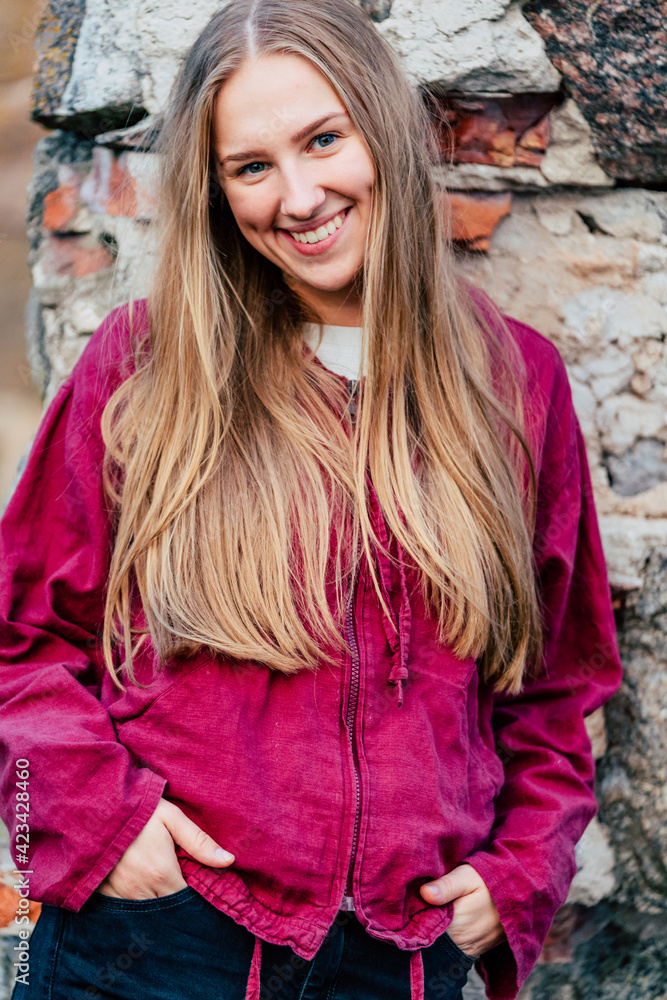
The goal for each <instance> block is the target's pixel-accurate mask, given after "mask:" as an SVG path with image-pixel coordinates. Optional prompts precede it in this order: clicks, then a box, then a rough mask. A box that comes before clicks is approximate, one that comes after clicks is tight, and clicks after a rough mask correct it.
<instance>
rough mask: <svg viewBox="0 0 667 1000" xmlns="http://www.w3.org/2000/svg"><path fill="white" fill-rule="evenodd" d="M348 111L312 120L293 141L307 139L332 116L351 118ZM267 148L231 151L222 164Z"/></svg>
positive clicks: (261, 151) (260, 152)
mask: <svg viewBox="0 0 667 1000" xmlns="http://www.w3.org/2000/svg"><path fill="white" fill-rule="evenodd" d="M349 117H350V116H349V115H348V113H347V111H332V112H330V113H329V114H327V115H323V116H322V118H318V119H317V121H314V122H311V123H310V125H306V127H305V128H302V129H301V130H300V131H299V132H297V133H296V134H295V135H293V136H292V139H291V141H292V142H293V143H295V144H296V143H297V142H301V140H302V139H305V138H306V136H307V135H309V133H310V132H312V131H314V129H316V128H319V127H320V125H324V124H325V123H326V122H328V121H331V119H332V118H349ZM264 153H265V150H263V149H246V150H244V151H243V152H242V153H230V154H229V155H228V156H225V158H224V160H220V165H221V166H224V165H225V163H234V162H237V161H239V160H247V159H250V158H251V157H253V156H264Z"/></svg>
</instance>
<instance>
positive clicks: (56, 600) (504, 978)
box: [0, 303, 621, 1000]
mask: <svg viewBox="0 0 667 1000" xmlns="http://www.w3.org/2000/svg"><path fill="white" fill-rule="evenodd" d="M141 306H142V316H143V317H144V318H145V317H146V309H145V303H142V304H141ZM509 323H510V329H511V330H512V331H513V333H514V335H515V336H516V338H517V340H518V343H519V344H520V347H521V350H522V352H523V354H524V356H525V358H526V362H527V365H528V370H529V378H530V382H529V384H530V385H531V386H532V395H531V397H530V399H529V400H527V411H528V421H529V429H530V436H531V439H532V440H533V441H535V442H537V449H536V456H535V457H536V467H537V474H538V477H539V512H538V520H537V530H536V534H535V566H536V572H537V575H538V579H539V586H540V591H541V595H542V600H543V603H544V610H545V615H546V657H545V670H544V672H543V673H542V675H541V676H540V677H539V679H537V680H533V681H532V682H529V683H528V684H527V685H526V686H525V689H524V691H523V693H522V694H521V695H519V696H517V697H510V696H499V695H494V694H493V693H492V691H491V690H490V689H489V687H488V686H487V685H485V684H483V683H482V682H481V681H480V677H479V674H478V669H477V665H476V663H475V661H474V660H472V659H468V660H460V659H457V658H456V657H455V656H454V655H453V654H452V653H451V652H450V651H449V650H448V649H447V648H444V647H443V646H442V645H439V644H438V642H437V640H436V637H435V634H434V628H435V623H434V621H433V619H429V618H428V617H427V616H426V614H425V610H424V608H423V606H422V604H421V602H420V597H419V590H418V588H417V587H416V586H415V580H414V579H413V578H412V576H411V574H410V573H409V572H406V571H405V567H404V566H403V565H401V570H400V572H399V571H398V570H396V568H395V567H393V566H392V564H391V562H390V561H389V560H388V559H386V558H380V559H379V565H380V570H381V577H382V581H383V586H384V588H385V592H386V595H387V596H388V598H389V601H388V603H389V606H390V607H391V609H392V612H393V617H394V624H395V626H396V629H394V628H393V627H392V623H391V622H389V621H387V620H386V618H385V617H384V616H383V614H382V612H381V606H380V603H379V601H378V599H377V597H376V594H375V591H374V589H373V586H372V584H371V583H370V580H369V573H368V567H367V565H366V566H362V570H361V573H360V576H359V578H358V582H357V586H356V590H355V594H354V601H353V605H352V606H351V607H350V610H349V614H348V620H347V625H346V631H347V635H348V639H349V640H350V644H351V648H352V652H353V656H352V657H350V656H341V655H339V658H338V662H337V666H336V668H335V669H331V668H327V667H323V668H322V669H319V670H317V671H316V672H314V673H313V672H310V671H308V672H303V671H302V672H299V673H297V674H296V675H293V676H291V677H287V676H285V675H284V674H281V673H277V672H272V671H270V670H268V669H266V668H265V667H263V666H261V665H259V664H256V663H238V662H234V661H232V660H231V659H227V658H225V657H222V656H211V655H210V653H205V652H202V653H201V654H199V655H196V656H194V657H192V658H191V659H189V660H186V661H184V662H183V661H181V663H180V664H179V663H176V662H167V663H165V664H164V669H163V670H162V672H160V673H157V672H156V671H155V669H154V668H155V666H156V663H155V657H154V652H153V650H152V647H151V646H150V645H146V646H144V649H143V652H142V653H141V654H140V656H139V660H138V663H137V670H138V675H139V678H140V680H141V681H142V682H144V683H145V684H146V686H145V687H135V686H129V687H128V689H127V691H126V692H125V693H123V692H119V691H118V689H117V688H116V687H115V686H114V684H113V683H112V682H111V680H110V678H109V676H108V673H107V672H105V669H104V666H103V662H102V658H101V655H100V644H99V636H100V627H101V622H102V615H103V595H104V588H105V582H106V579H107V569H108V563H109V555H110V542H111V537H112V532H111V523H110V518H109V513H108V504H107V502H106V500H105V498H104V496H103V491H102V480H101V464H102V456H103V443H102V440H101V435H100V414H101V411H102V409H103V407H104V404H105V402H106V400H107V399H108V398H109V395H110V393H111V392H112V390H113V389H114V388H115V386H116V385H117V384H118V383H119V382H120V380H122V379H123V378H125V377H126V375H127V374H128V373H129V370H130V369H129V367H128V364H129V362H128V358H129V343H128V332H127V323H126V307H121V308H119V309H116V310H114V312H112V313H111V314H110V315H109V316H108V317H107V318H106V320H105V321H104V322H103V323H102V325H101V326H100V327H99V329H98V330H97V331H96V332H95V334H94V335H93V336H92V338H91V339H90V341H89V342H88V344H87V345H86V348H85V350H84V351H83V355H82V357H81V358H80V360H79V362H78V363H77V365H76V366H75V368H74V371H73V372H72V374H71V376H70V377H69V378H68V379H67V381H66V382H65V383H64V384H63V385H62V386H61V388H60V389H59V391H58V393H57V395H56V397H55V398H54V400H53V402H52V403H51V405H50V407H49V409H48V411H47V413H46V415H45V417H44V419H43V421H42V424H41V426H40V428H39V431H38V433H37V436H36V439H35V441H34V443H33V445H32V449H31V452H30V455H29V458H28V461H27V465H26V468H25V470H24V472H23V474H22V477H21V479H20V480H19V482H18V485H17V487H16V489H15V491H14V494H13V496H12V498H11V500H10V502H9V504H8V506H7V509H6V511H5V514H4V517H3V519H2V522H1V525H0V527H1V531H0V539H1V544H0V549H1V551H0V627H1V633H0V744H1V749H2V771H1V775H0V777H1V782H2V783H1V790H0V802H1V806H2V817H3V819H4V820H5V822H6V823H7V826H8V827H9V830H10V835H11V839H12V844H15V843H16V840H15V832H16V823H17V811H16V810H17V806H18V803H17V800H16V781H17V777H16V770H17V768H16V761H17V760H19V761H22V760H28V761H29V772H30V778H29V781H30V784H29V790H30V799H29V813H28V816H27V818H28V820H29V827H30V840H29V847H28V851H27V855H25V856H24V855H22V854H20V853H17V852H16V850H14V858H15V860H16V861H17V864H18V867H19V868H21V866H22V862H23V861H24V860H25V858H27V860H28V862H29V869H30V870H31V871H32V874H31V875H30V886H31V897H32V898H33V899H36V900H39V901H42V902H45V903H50V904H52V905H57V906H61V907H64V908H65V909H69V910H75V911H76V910H78V909H80V907H81V906H82V905H83V903H84V902H85V901H86V899H88V897H89V896H90V894H91V893H92V892H93V890H94V889H95V887H96V886H97V885H99V883H100V882H101V881H102V880H103V879H104V878H105V877H106V876H107V875H108V873H109V872H110V870H111V868H112V867H113V866H114V865H115V863H116V862H117V861H118V859H119V858H120V856H121V855H122V854H123V852H124V851H125V850H126V848H127V847H128V846H129V845H130V844H131V842H132V841H133V840H134V838H135V837H136V836H137V834H138V833H139V832H140V831H141V829H142V828H143V826H144V824H145V823H146V822H147V820H148V819H149V818H150V816H151V814H152V813H153V811H154V809H155V807H156V806H157V803H158V800H159V799H160V797H161V796H163V795H164V796H165V797H166V798H168V799H169V800H170V801H172V802H174V803H176V805H178V806H179V807H180V808H181V809H182V810H183V811H184V812H185V813H186V814H187V815H188V816H190V817H191V818H192V819H193V820H194V821H195V823H197V824H198V825H199V826H200V827H202V829H204V830H205V831H206V832H208V833H209V834H210V835H211V836H212V837H213V838H214V839H215V840H216V841H217V842H218V843H220V844H222V845H223V846H224V847H226V848H227V849H229V850H230V851H232V852H233V853H234V854H235V856H236V861H235V863H234V864H233V865H232V866H231V867H230V868H226V869H214V868H210V867H207V866H206V865H203V864H201V863H199V862H197V861H195V860H193V859H192V858H191V857H190V856H189V855H188V854H187V853H186V852H185V851H184V850H183V849H182V848H180V847H177V855H178V858H179V862H180V864H181V868H182V872H183V877H184V878H185V880H186V882H187V883H188V884H189V885H191V886H192V887H194V888H195V889H196V890H197V891H198V892H199V893H201V894H202V895H203V896H205V897H206V899H208V900H209V901H210V902H211V903H212V904H213V905H214V906H216V907H218V908H219V909H220V910H222V911H224V912H225V913H227V914H229V915H230V916H231V917H233V919H234V920H236V921H238V922H239V923H240V924H242V925H244V926H245V927H247V928H248V929H249V930H250V931H252V932H253V933H254V934H255V935H256V936H257V938H258V939H259V940H260V941H261V940H264V941H270V942H273V943H276V944H284V945H289V946H290V947H292V948H293V949H294V951H295V952H297V953H298V954H299V955H300V956H302V957H303V958H305V959H310V958H312V957H313V955H314V954H315V952H316V950H317V949H318V947H319V946H320V945H321V943H322V941H323V939H324V937H325V935H326V933H327V930H328V929H329V927H330V925H331V924H332V922H333V920H334V918H335V916H336V913H337V911H338V909H339V907H340V906H341V902H342V900H343V896H344V895H350V894H351V895H352V896H353V898H354V906H355V909H356V915H357V917H358V918H359V920H360V921H361V924H362V925H363V927H364V928H366V930H367V931H368V933H369V934H371V935H373V936H375V937H376V938H380V939H382V940H384V941H389V942H393V943H394V944H395V945H396V946H397V947H398V948H402V949H406V950H409V951H414V952H417V956H418V957H419V952H418V950H419V949H421V948H424V947H427V946H429V945H431V944H432V943H433V941H434V940H435V938H436V937H438V936H439V935H441V934H442V933H443V932H444V931H445V930H446V929H447V927H448V925H449V923H450V921H451V919H452V905H451V904H446V905H443V906H432V905H429V904H428V903H425V902H424V900H423V899H422V897H421V896H420V894H419V886H420V885H422V884H423V883H425V882H427V881H430V880H431V879H433V878H436V877H439V876H440V875H443V874H445V873H446V872H448V871H450V870H451V869H452V868H455V867H456V866H457V865H460V864H462V863H467V864H470V865H472V866H473V867H474V868H475V869H476V870H477V871H478V872H479V874H480V875H481V877H482V878H483V880H484V882H485V883H486V885H487V887H488V889H489V891H490V893H491V896H492V898H493V900H494V902H495V904H496V906H497V908H498V911H499V913H500V918H501V921H502V924H503V927H504V930H505V932H506V934H507V943H503V944H501V945H498V946H497V947H495V948H493V949H491V950H490V951H487V952H486V953H485V954H484V955H483V956H482V957H481V958H480V959H479V960H478V963H477V968H478V971H479V972H480V973H481V975H482V976H483V978H484V980H485V982H486V984H487V988H488V995H489V997H490V998H491V1000H511V998H513V997H515V996H516V994H517V992H518V990H519V987H520V986H521V984H522V982H523V981H524V980H525V978H526V976H527V975H528V973H529V972H530V970H531V968H532V967H533V965H534V963H535V961H536V959H537V958H538V956H539V954H540V950H541V948H542V945H543V942H544V940H545V937H546V934H547V931H548V929H549V926H550V924H551V921H552V919H553V917H554V914H555V913H556V910H557V909H558V907H559V906H560V905H561V904H562V903H563V901H564V900H565V898H566V895H567V892H568V888H569V886H570V883H571V881H572V878H573V876H574V873H575V869H576V865H575V858H574V845H575V843H576V842H577V840H578V839H579V837H580V836H581V834H582V833H583V831H584V829H585V827H586V825H587V824H588V822H589V821H590V820H591V818H592V817H593V816H594V815H595V813H596V809H597V807H596V801H595V796H594V793H593V780H594V770H595V769H594V763H593V759H592V755H591V744H590V741H589V738H588V736H587V734H586V729H585V726H584V717H585V716H586V715H588V714H589V713H591V712H592V711H594V709H596V708H598V707H599V706H600V705H602V704H603V702H604V701H605V700H606V699H607V698H609V696H610V695H611V694H612V693H613V692H614V691H615V690H616V688H617V687H618V685H619V683H620V679H621V667H620V663H619V659H618V652H617V645H616V638H615V627H614V620H613V615H612V608H611V602H610V594H609V585H608V581H607V576H606V570H605V563H604V558H603V553H602V547H601V544H600V535H599V531H598V525H597V521H596V515H595V509H594V504H593V496H592V492H591V483H590V478H589V470H588V466H587V462H586V455H585V450H584V442H583V439H582V435H581V431H580V428H579V424H578V422H577V419H576V416H575V413H574V410H573V407H572V400H571V394H570V388H569V384H568V379H567V375H566V370H565V367H564V364H563V361H562V359H561V357H560V355H559V354H558V352H557V350H556V349H555V347H554V346H553V345H552V344H551V343H550V342H549V341H548V340H546V339H545V338H544V337H542V336H541V335H540V334H538V333H536V332H535V331H534V330H532V329H530V328H529V327H527V326H525V325H523V324H521V323H519V322H517V321H515V320H510V321H509ZM371 503H372V507H373V518H374V523H375V525H376V528H377V530H378V531H379V532H380V537H382V536H383V534H385V529H384V527H383V524H384V522H383V519H382V516H381V513H380V510H379V506H378V502H377V498H376V497H375V495H374V493H373V492H372V493H371ZM453 530H457V529H456V526H453ZM392 545H395V543H393V542H392ZM394 551H396V549H395V548H394ZM397 554H400V553H397ZM23 801H24V800H23ZM19 808H20V813H19V820H18V821H19V822H20V821H21V818H23V820H24V821H25V818H26V812H25V810H24V809H23V802H22V803H21V806H20V807H19ZM259 947H261V946H260V945H259V944H258V945H257V947H256V952H257V948H259ZM413 959H414V956H413Z"/></svg>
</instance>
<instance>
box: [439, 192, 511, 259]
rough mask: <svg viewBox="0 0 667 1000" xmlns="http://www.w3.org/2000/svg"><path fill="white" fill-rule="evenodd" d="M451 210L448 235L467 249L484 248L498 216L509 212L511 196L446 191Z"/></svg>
mask: <svg viewBox="0 0 667 1000" xmlns="http://www.w3.org/2000/svg"><path fill="white" fill-rule="evenodd" d="M449 204H450V208H451V213H452V238H453V239H455V240H457V241H458V242H461V243H464V244H466V245H467V246H468V248H469V249H471V250H488V248H489V238H490V237H491V235H492V233H493V231H494V230H495V228H496V226H497V225H498V223H499V222H500V220H501V219H502V218H504V217H505V216H506V215H509V213H510V211H511V208H512V196H511V194H510V193H509V192H505V191H503V192H502V193H500V194H462V193H461V192H460V191H450V192H449Z"/></svg>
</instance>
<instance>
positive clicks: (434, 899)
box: [419, 865, 479, 903]
mask: <svg viewBox="0 0 667 1000" xmlns="http://www.w3.org/2000/svg"><path fill="white" fill-rule="evenodd" d="M476 875H477V873H476V872H475V870H474V869H473V868H472V867H471V866H470V865H459V867H458V868H454V869H452V871H451V872H448V873H447V874H446V875H442V876H441V877H440V878H437V879H435V880H434V881H433V882H426V883H425V884H424V885H422V886H421V887H420V889H419V891H420V893H421V895H422V898H423V899H425V900H426V902H427V903H450V902H451V901H452V900H453V899H457V898H458V897H459V896H465V895H467V894H468V893H470V892H474V891H475V889H478V888H479V878H478V877H476Z"/></svg>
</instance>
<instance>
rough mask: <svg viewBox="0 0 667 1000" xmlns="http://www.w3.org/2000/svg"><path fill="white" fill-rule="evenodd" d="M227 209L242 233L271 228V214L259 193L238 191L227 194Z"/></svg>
mask: <svg viewBox="0 0 667 1000" xmlns="http://www.w3.org/2000/svg"><path fill="white" fill-rule="evenodd" d="M227 200H228V202H229V207H230V209H231V210H232V214H233V216H234V218H235V219H236V223H237V225H238V227H239V229H240V230H241V231H242V232H256V231H259V232H262V231H263V230H265V229H267V228H271V219H272V217H273V216H272V214H271V210H270V208H269V206H267V205H266V204H265V201H266V200H265V199H263V198H262V196H261V193H260V192H259V191H256V192H255V191H250V190H246V191H240V192H232V191H230V192H229V193H228V194H227Z"/></svg>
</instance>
